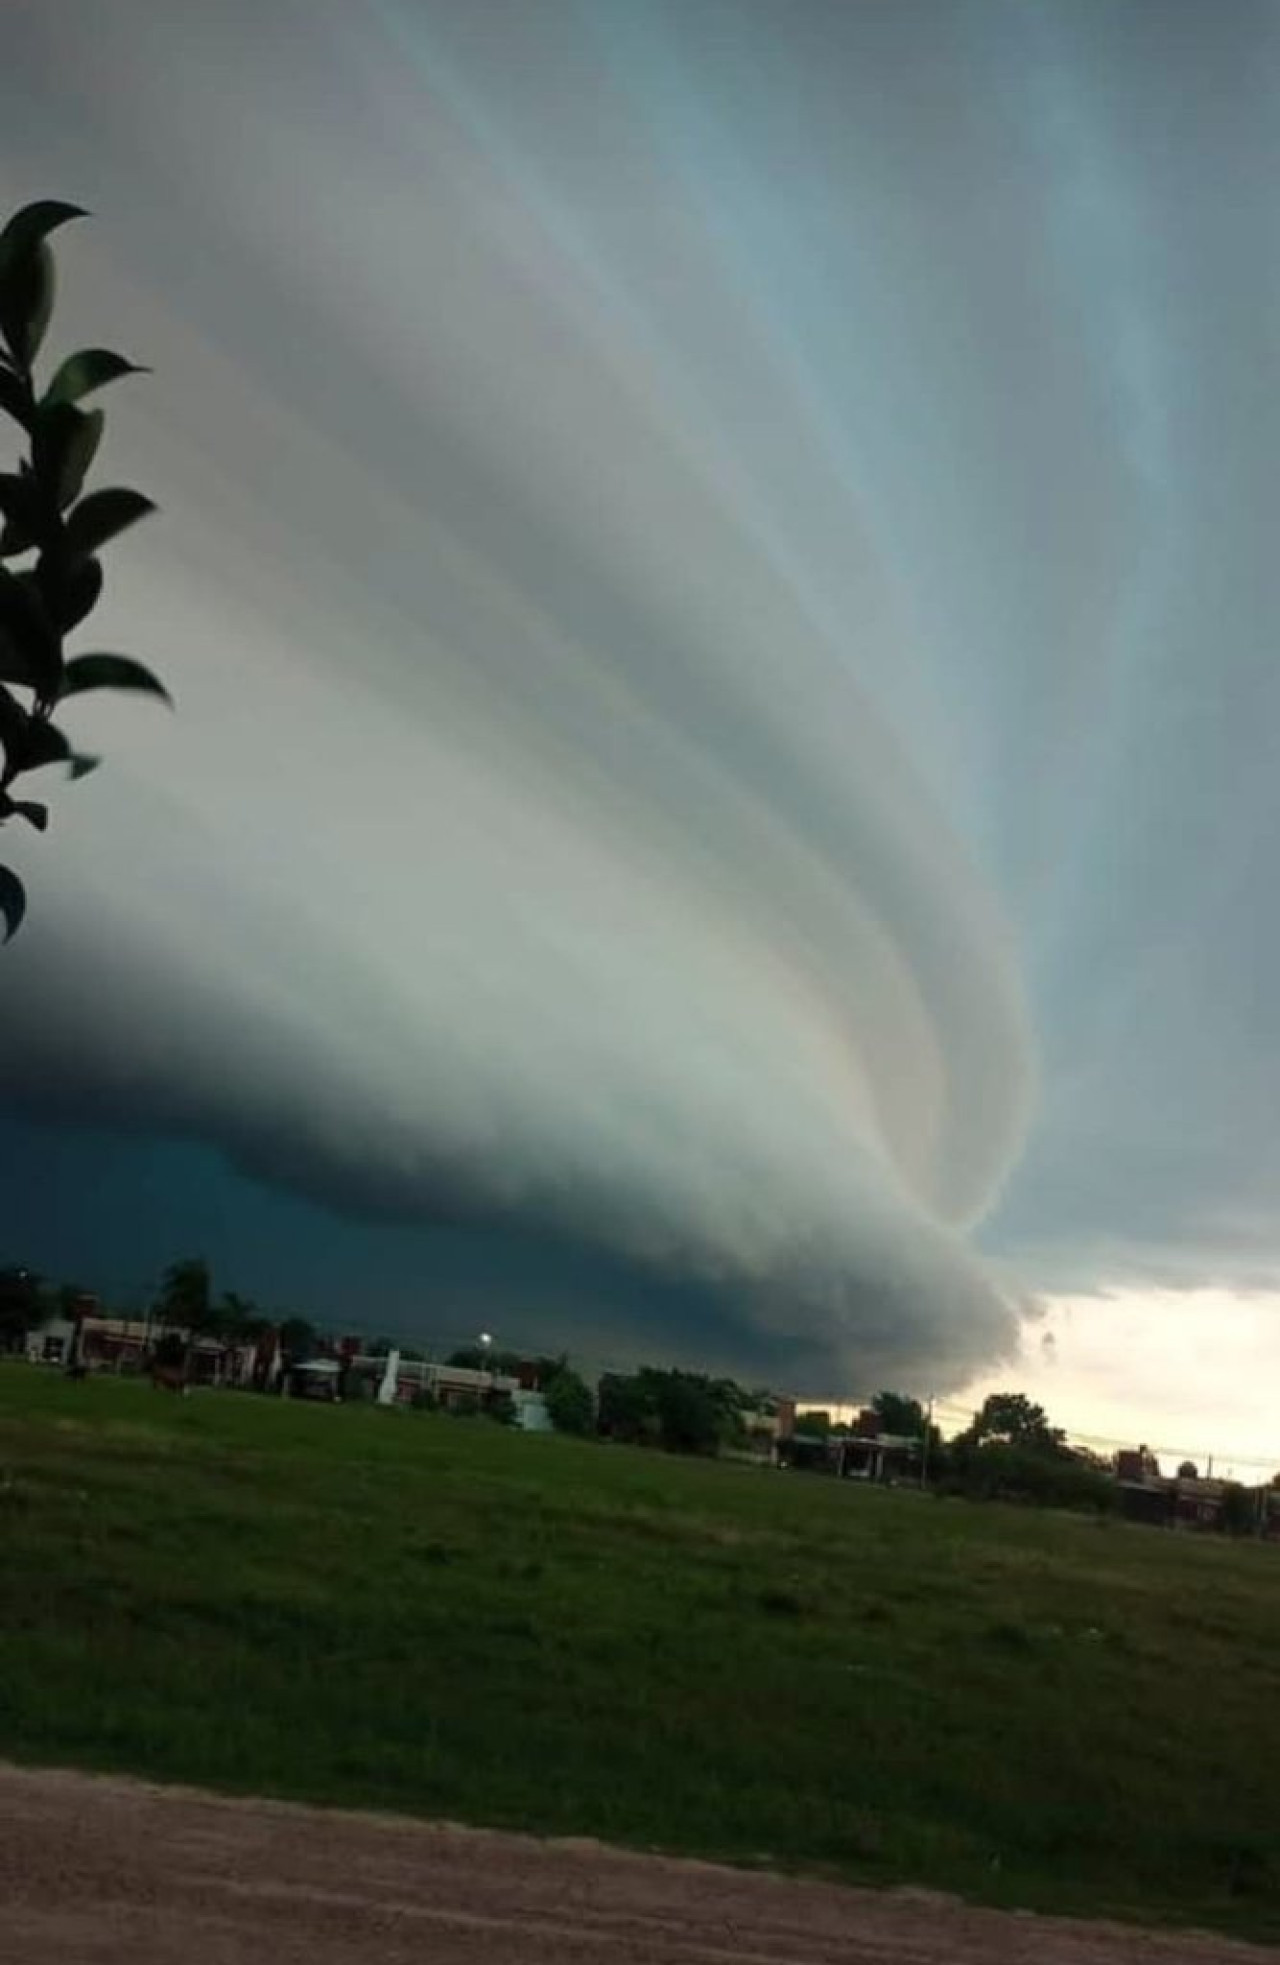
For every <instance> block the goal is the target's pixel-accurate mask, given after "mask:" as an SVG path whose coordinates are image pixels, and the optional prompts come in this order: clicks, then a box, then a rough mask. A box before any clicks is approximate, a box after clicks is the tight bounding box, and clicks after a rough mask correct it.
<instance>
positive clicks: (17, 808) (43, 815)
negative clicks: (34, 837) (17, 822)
mask: <svg viewBox="0 0 1280 1965" xmlns="http://www.w3.org/2000/svg"><path fill="white" fill-rule="evenodd" d="M9 811H10V813H11V814H12V815H13V817H14V818H15V819H25V820H26V822H27V824H28V825H29V826H34V827H35V829H36V831H37V832H48V830H49V807H48V806H47V805H41V804H40V803H39V801H38V800H37V799H34V798H13V799H10V801H9Z"/></svg>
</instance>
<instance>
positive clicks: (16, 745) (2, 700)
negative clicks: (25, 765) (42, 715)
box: [0, 689, 31, 779]
mask: <svg viewBox="0 0 1280 1965" xmlns="http://www.w3.org/2000/svg"><path fill="white" fill-rule="evenodd" d="M30 723H31V718H30V715H29V713H28V712H27V711H26V710H24V709H23V707H22V705H21V703H20V702H18V700H17V698H16V697H14V696H11V695H10V694H9V691H8V690H7V689H0V750H3V751H4V761H5V772H4V775H5V777H6V779H8V778H12V777H16V776H17V774H18V772H19V771H21V769H22V761H23V758H24V756H25V755H26V748H27V731H28V728H29V726H30Z"/></svg>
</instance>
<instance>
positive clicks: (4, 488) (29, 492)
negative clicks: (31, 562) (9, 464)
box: [0, 471, 40, 559]
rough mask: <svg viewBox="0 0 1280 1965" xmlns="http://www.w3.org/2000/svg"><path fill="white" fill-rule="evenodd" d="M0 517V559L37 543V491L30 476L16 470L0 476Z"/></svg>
mask: <svg viewBox="0 0 1280 1965" xmlns="http://www.w3.org/2000/svg"><path fill="white" fill-rule="evenodd" d="M0 518H3V519H4V522H5V524H4V530H3V532H0V559H10V558H12V557H13V555H14V554H15V553H25V552H28V551H29V550H30V548H31V547H32V546H34V545H35V544H36V542H37V540H38V538H39V535H40V494H39V492H38V491H37V490H36V486H35V482H34V480H33V479H31V478H24V477H20V476H19V475H18V473H17V472H16V471H6V472H5V473H4V474H3V476H0Z"/></svg>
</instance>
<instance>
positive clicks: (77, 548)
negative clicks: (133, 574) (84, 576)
mask: <svg viewBox="0 0 1280 1965" xmlns="http://www.w3.org/2000/svg"><path fill="white" fill-rule="evenodd" d="M154 511H155V506H154V505H153V504H152V502H151V500H150V499H149V498H144V497H143V495H142V493H141V492H140V491H126V490H124V489H122V488H121V489H117V488H115V487H114V486H113V487H112V488H111V489H109V490H104V491H91V492H90V493H89V495H88V497H87V498H82V499H81V501H80V503H79V504H78V505H77V506H76V507H75V509H74V510H73V511H71V512H69V513H68V514H67V521H66V527H67V529H66V545H67V549H68V550H69V551H70V552H72V553H74V554H76V555H77V556H78V557H79V556H81V555H86V554H89V553H96V552H97V550H98V548H99V547H100V546H105V545H106V543H107V541H108V540H109V539H115V538H117V537H118V535H119V534H120V533H122V532H125V531H127V530H128V528H129V527H130V526H131V525H136V524H137V523H138V520H139V519H144V518H146V516H147V514H148V512H154Z"/></svg>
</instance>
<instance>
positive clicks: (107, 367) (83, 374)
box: [40, 348, 150, 405]
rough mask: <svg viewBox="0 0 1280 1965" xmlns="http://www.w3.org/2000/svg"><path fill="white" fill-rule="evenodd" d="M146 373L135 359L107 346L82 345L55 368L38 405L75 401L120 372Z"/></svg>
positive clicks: (120, 373)
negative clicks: (113, 351)
mask: <svg viewBox="0 0 1280 1965" xmlns="http://www.w3.org/2000/svg"><path fill="white" fill-rule="evenodd" d="M148 374H150V370H149V369H146V368H143V367H142V366H141V364H140V363H138V362H127V361H126V360H125V358H124V356H123V355H115V354H113V353H112V351H111V350H110V348H82V349H81V350H80V352H79V354H78V355H68V356H67V359H66V360H65V362H63V363H62V364H61V366H60V367H59V368H58V369H57V371H56V373H55V374H54V377H53V380H52V382H51V383H50V384H49V387H48V388H47V389H46V390H45V392H44V395H43V396H42V397H41V399H40V400H41V404H42V405H52V404H53V403H78V402H79V401H80V400H81V398H82V397H83V396H88V395H91V394H92V393H93V391H94V390H95V389H103V388H105V387H106V385H107V383H108V382H118V381H119V379H120V377H121V376H122V375H148Z"/></svg>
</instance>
